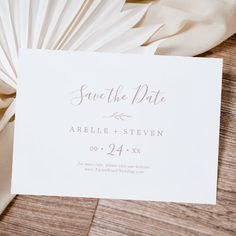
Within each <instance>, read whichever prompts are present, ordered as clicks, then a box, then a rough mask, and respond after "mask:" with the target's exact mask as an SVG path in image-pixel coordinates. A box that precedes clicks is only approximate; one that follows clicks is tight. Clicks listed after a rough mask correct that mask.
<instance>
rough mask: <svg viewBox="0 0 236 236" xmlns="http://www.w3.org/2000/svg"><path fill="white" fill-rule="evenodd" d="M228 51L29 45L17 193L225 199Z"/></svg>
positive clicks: (24, 55) (22, 84)
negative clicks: (185, 53) (221, 155)
mask: <svg viewBox="0 0 236 236" xmlns="http://www.w3.org/2000/svg"><path fill="white" fill-rule="evenodd" d="M221 77H222V59H207V58H189V57H168V56H140V55H124V54H110V53H89V52H64V51H40V50H21V51H20V61H19V78H18V90H17V104H16V124H15V138H14V160H13V176H12V193H17V194H35V195H59V196H79V197H95V198H112V199H134V200H151V201H174V202H191V203H209V204H215V202H216V187H217V163H218V147H219V125H220V100H221V80H222V79H221Z"/></svg>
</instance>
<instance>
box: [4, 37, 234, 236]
mask: <svg viewBox="0 0 236 236" xmlns="http://www.w3.org/2000/svg"><path fill="white" fill-rule="evenodd" d="M201 56H207V57H223V58H224V75H223V91H222V112H221V130H220V157H219V176H218V191H217V204H216V205H215V206H210V205H198V204H177V203H162V202H144V201H124V200H105V199H100V200H97V199H85V198H84V199H83V198H66V197H36V196H23V195H21V196H17V197H16V198H15V199H14V201H13V202H12V203H11V204H10V205H9V207H8V208H7V209H6V210H5V212H4V214H3V215H2V216H1V217H0V236H5V235H6V236H7V235H55V236H60V235H63V236H64V235H65V236H67V235H68V236H70V235H72V236H73V235H90V236H104V235H108V236H124V235H131V236H132V235H135V236H136V235H137V236H141V235H142V236H143V235H153V236H169V235H170V236H172V235H177V236H178V235H194V236H198V235H203V236H205V235H212V236H226V235H227V236H229V235H232V236H233V235H236V35H234V36H232V37H231V38H230V39H228V40H227V41H225V42H224V43H222V44H221V45H219V46H217V47H216V48H214V49H212V50H210V51H209V52H207V53H205V54H204V55H201ZM209 89H210V88H209ZM206 158H207V157H206ZM200 174H201V173H199V175H200ZM180 187H181V186H180Z"/></svg>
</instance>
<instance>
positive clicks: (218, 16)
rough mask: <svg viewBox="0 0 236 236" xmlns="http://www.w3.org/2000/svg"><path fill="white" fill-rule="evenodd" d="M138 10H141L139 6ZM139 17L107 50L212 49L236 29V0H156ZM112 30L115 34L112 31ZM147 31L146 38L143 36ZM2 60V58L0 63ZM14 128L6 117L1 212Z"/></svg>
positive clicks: (8, 90)
mask: <svg viewBox="0 0 236 236" xmlns="http://www.w3.org/2000/svg"><path fill="white" fill-rule="evenodd" d="M16 2H17V1H16ZM26 2H28V1H26ZM94 2H95V1H94ZM117 2H118V0H117ZM120 2H121V3H120V4H118V5H117V6H121V5H122V2H123V0H121V1H120ZM133 2H134V1H132V3H128V4H126V5H125V6H124V9H125V10H129V9H133V8H135V6H136V4H135V3H133ZM136 2H139V3H140V2H141V1H136ZM145 2H147V1H145ZM148 2H151V1H148ZM137 6H138V5H137ZM135 11H137V12H138V10H137V9H136V10H135ZM143 11H146V9H144V10H143ZM128 13H129V12H128ZM144 13H145V12H143V13H142V14H144ZM129 14H130V13H129ZM138 14H140V13H136V12H134V13H133V16H132V18H130V21H131V20H132V21H133V24H134V23H135V21H134V17H136V18H137V17H142V14H141V15H138ZM137 20H138V21H139V24H137V25H136V26H135V27H139V28H138V30H137V29H134V30H128V29H127V30H126V31H124V35H123V36H122V35H121V36H120V37H118V38H117V39H116V40H114V41H111V42H110V43H109V44H107V45H105V46H103V49H104V48H105V49H107V50H111V51H112V50H114V51H121V52H129V53H141V54H146V53H149V54H152V53H155V51H156V49H157V51H156V53H157V54H166V55H185V56H193V55H197V54H200V53H203V52H205V51H207V50H209V49H211V48H212V47H214V46H216V45H218V44H219V43H221V42H222V41H223V40H225V39H226V38H228V37H229V36H231V35H232V34H234V33H235V32H236V0H197V1H190V0H160V1H154V2H153V3H152V5H151V6H149V8H148V10H147V14H146V16H145V17H144V18H143V19H142V21H141V22H140V20H139V18H137ZM150 25H156V31H153V30H154V29H155V28H153V26H151V28H150V27H149V26H150ZM146 26H147V27H149V28H147V30H145V29H144V28H145V27H146ZM119 30H121V28H120V29H119ZM144 30H145V31H144ZM110 32H111V34H112V31H110ZM150 33H151V34H150ZM153 33H154V34H153ZM0 34H1V32H0ZM144 34H145V36H146V37H143V35H144ZM0 36H1V35H0ZM98 36H99V32H98ZM98 36H97V37H98ZM147 36H149V38H148V40H147ZM90 40H91V44H90V46H88V45H86V41H85V42H83V43H81V44H80V46H81V47H82V48H84V49H86V47H91V49H92V48H93V47H98V45H97V42H96V38H95V41H94V39H93V38H92V37H90ZM102 40H105V39H103V38H101V41H100V42H99V43H100V44H101V45H102V43H103V41H102ZM121 43H122V45H120V44H121ZM142 44H143V45H142ZM91 45H92V46H91ZM101 45H100V46H99V47H100V48H102V47H101ZM140 45H142V46H140ZM98 51H99V50H98ZM105 51H106V50H105ZM0 53H1V52H0ZM1 60H2V58H1V57H0V65H1ZM1 76H5V75H4V74H1V70H0V77H1ZM5 81H7V77H6V80H5ZM8 84H10V86H8V85H6V83H4V82H2V81H1V80H0V109H2V110H4V109H6V108H7V107H9V106H10V109H8V114H7V116H5V117H10V116H11V115H13V113H14V102H13V98H12V97H11V96H9V94H12V93H13V92H14V89H15V83H14V82H13V83H12V81H9V83H8ZM3 94H4V95H3ZM10 104H11V105H10ZM0 113H1V112H0ZM13 127H14V123H13V122H11V123H9V122H8V119H5V120H4V116H3V118H2V120H1V125H0V213H1V212H2V211H3V209H4V208H5V207H6V206H7V204H8V203H9V202H10V201H11V200H12V198H13V197H14V196H13V195H11V194H10V178H11V157H12V139H13V138H12V137H13Z"/></svg>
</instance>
